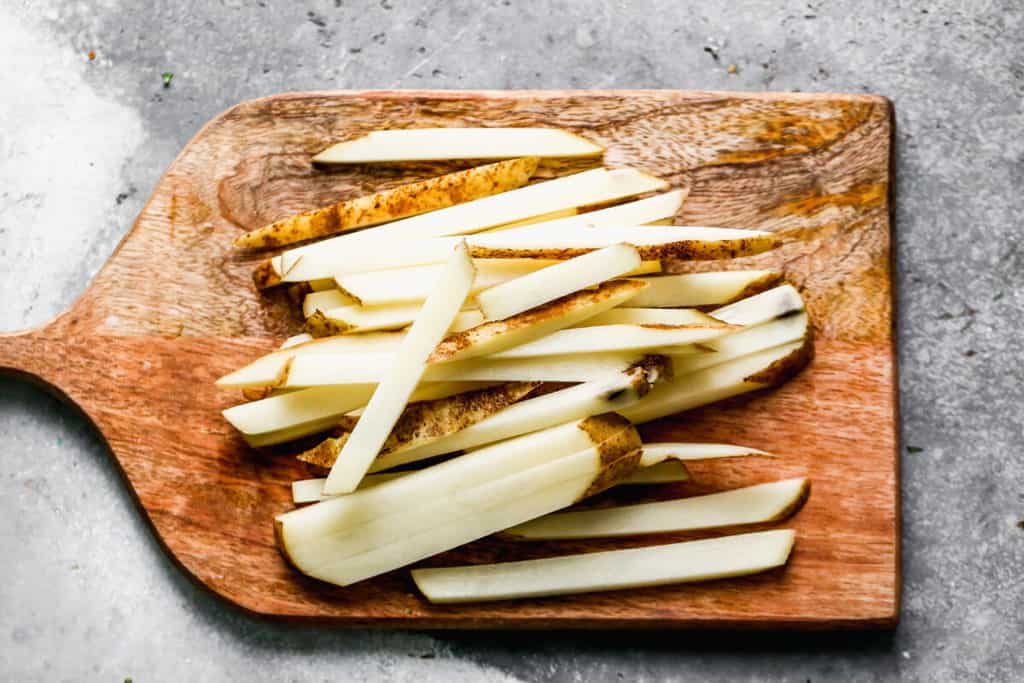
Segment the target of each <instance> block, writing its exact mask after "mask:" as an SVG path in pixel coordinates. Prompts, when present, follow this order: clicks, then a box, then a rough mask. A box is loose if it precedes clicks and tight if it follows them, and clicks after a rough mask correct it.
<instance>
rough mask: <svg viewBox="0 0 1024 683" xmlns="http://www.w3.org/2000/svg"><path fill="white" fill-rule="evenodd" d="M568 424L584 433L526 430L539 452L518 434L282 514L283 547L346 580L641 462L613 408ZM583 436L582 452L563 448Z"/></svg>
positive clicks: (589, 488)
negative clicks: (503, 441)
mask: <svg viewBox="0 0 1024 683" xmlns="http://www.w3.org/2000/svg"><path fill="white" fill-rule="evenodd" d="M570 425H571V429H572V430H574V431H575V432H582V433H583V436H582V438H581V437H579V436H577V437H575V438H572V437H569V438H568V439H567V436H568V435H567V434H565V431H564V430H562V429H559V428H555V429H554V430H547V431H546V432H542V433H540V434H530V435H527V436H526V437H523V439H524V440H525V441H526V442H527V443H526V444H525V446H526V447H527V448H531V449H532V451H533V453H529V454H527V453H524V450H525V449H524V445H523V444H521V443H516V442H517V441H519V440H518V439H516V440H513V441H512V442H506V443H504V444H497V445H495V446H493V447H491V448H486V449H481V450H480V451H477V452H474V453H469V454H466V455H464V456H461V457H459V458H455V459H453V460H450V461H448V462H446V463H443V464H441V465H438V466H435V467H429V468H426V469H424V470H421V471H419V472H416V473H414V474H410V475H408V476H405V477H401V478H399V479H396V480H392V481H389V482H385V483H383V484H380V485H379V486H375V487H373V488H370V489H366V490H364V491H358V492H355V493H353V494H351V495H348V496H340V497H338V498H335V499H331V500H327V501H324V502H321V503H316V504H314V505H312V506H309V507H306V508H301V509H298V510H293V511H291V512H287V513H285V514H283V515H279V516H278V517H277V518H276V520H275V522H276V524H275V531H276V532H277V538H278V544H279V547H280V549H281V552H282V553H283V554H284V555H285V556H286V557H287V558H288V559H289V561H291V563H292V564H293V565H295V566H296V567H297V568H298V569H299V570H300V571H302V572H304V573H306V574H308V575H310V576H312V577H314V578H318V579H321V580H323V581H328V582H330V583H334V584H337V585H340V586H347V585H350V584H352V583H355V582H357V581H361V580H363V579H367V578H370V577H372V576H377V575H379V574H383V573H385V572H388V571H391V570H393V569H397V568H399V567H403V566H405V565H407V564H411V563H413V562H416V561H418V560H421V559H423V558H425V557H430V556H431V555H436V554H437V553H440V552H444V551H445V550H449V549H451V548H454V547H457V546H459V545H462V544H464V543H468V542H470V541H473V540H476V539H478V538H482V537H483V536H487V535H489V534H492V533H494V532H496V531H500V530H502V529H505V528H508V527H509V526H513V525H515V524H519V523H522V522H524V521H526V520H529V519H533V518H535V517H539V516H541V515H543V514H546V513H548V512H552V511H554V510H558V509H561V508H563V507H565V506H567V505H571V504H572V503H574V502H576V501H579V500H582V499H584V498H586V497H588V496H591V495H594V494H595V493H598V492H600V491H603V490H604V489H606V488H608V487H609V486H613V485H615V484H616V483H617V482H618V481H620V480H622V479H623V478H625V477H627V476H629V474H631V473H632V471H633V470H634V469H635V467H636V463H637V461H638V460H639V459H640V436H639V434H637V432H636V430H635V429H634V428H633V427H632V425H630V424H629V423H628V422H626V421H625V420H623V419H622V418H620V417H618V416H616V415H614V414H607V415H601V416H598V417H593V418H588V419H587V420H583V421H582V422H580V423H570ZM584 439H586V440H587V441H588V442H589V443H588V445H587V446H586V447H585V448H584V449H583V450H578V451H569V453H568V454H563V453H564V452H565V451H566V450H567V446H569V445H576V444H577V443H578V442H579V441H582V440H584ZM567 441H568V444H567V443H566V442H567ZM509 456H512V457H509ZM339 462H341V460H340V459H339ZM335 469H337V467H336V468H335ZM328 483H330V480H328ZM324 491H325V493H329V491H328V489H327V488H326V487H325V489H324Z"/></svg>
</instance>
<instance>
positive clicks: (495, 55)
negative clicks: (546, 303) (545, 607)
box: [0, 0, 1024, 683]
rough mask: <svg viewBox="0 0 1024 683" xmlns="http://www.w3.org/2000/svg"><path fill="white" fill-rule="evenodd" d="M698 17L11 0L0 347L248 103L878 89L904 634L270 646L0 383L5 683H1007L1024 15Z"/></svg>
mask: <svg viewBox="0 0 1024 683" xmlns="http://www.w3.org/2000/svg"><path fill="white" fill-rule="evenodd" d="M717 5H718V4H717V3H707V2H674V1H669V0H666V1H652V2H611V1H608V2H564V1H563V2H553V3H525V2H518V1H510V0H503V1H501V0H498V1H494V0H488V1H487V2H451V3H446V2H443V1H439V0H430V1H428V2H426V3H405V2H401V0H380V2H358V1H356V0H330V1H327V2H310V1H308V0H306V1H303V2H296V3H288V2H281V3H272V2H270V1H269V0H267V1H262V0H260V1H256V0H245V1H243V0H220V1H219V2H206V1H205V0H203V1H201V0H182V1H178V2H168V1H166V0H160V1H158V2H147V3H142V2H135V3H132V2H128V1H127V0H105V1H103V2H62V1H61V0H48V1H46V0H43V1H39V2H23V1H19V0H4V1H3V2H2V3H0V39H2V44H3V50H2V52H0V55H2V56H0V264H2V265H0V329H5V330H15V329H19V328H23V327H27V326H30V325H34V324H38V323H41V322H43V321H45V320H46V319H48V318H49V317H51V316H52V315H54V314H56V313H58V312H59V311H61V310H62V309H64V308H65V307H67V306H68V305H69V304H70V303H71V302H72V301H73V300H74V299H75V298H76V296H77V295H78V294H79V293H80V292H81V291H82V290H83V289H84V288H85V286H86V284H87V283H88V281H89V279H90V278H91V276H92V275H93V274H94V273H95V272H96V270H97V268H98V267H99V266H100V265H101V264H102V263H103V261H104V260H105V259H106V257H107V256H108V255H109V253H110V252H111V250H112V249H113V247H114V245H115V244H116V243H117V241H118V239H119V237H120V236H121V235H122V234H123V233H124V231H125V230H126V229H127V228H128V226H129V225H130V222H131V219H132V218H133V217H134V215H135V214H136V213H137V212H138V211H139V209H140V207H141V206H142V204H143V202H144V201H145V198H146V196H147V195H148V194H149V192H150V190H151V188H152V187H153V185H154V183H155V182H156V180H157V178H158V176H159V174H160V173H161V172H162V171H163V169H164V168H165V167H166V166H167V164H168V163H169V162H170V160H171V159H172V158H173V157H174V155H175V154H176V153H177V151H178V149H179V148H180V147H181V146H182V145H183V144H184V143H185V142H186V141H187V140H188V138H189V137H191V136H192V134H193V133H194V132H195V131H196V130H197V129H198V127H199V126H200V125H202V123H203V122H204V121H205V120H207V119H208V118H210V117H211V116H213V115H214V114H216V113H217V112H219V111H220V110H222V109H224V108H226V107H228V106H230V105H232V104H234V103H236V102H238V101H239V100H243V99H246V98H251V97H256V96H260V95H265V94H269V93H275V92H279V91H286V90H303V89H324V88H376V87H387V88H390V87H436V88H485V87H486V88H524V87H528V88H562V87H578V88H588V87H601V88H607V87H646V88H706V89H746V90H764V89H772V90H819V91H826V90H829V91H857V92H873V93H881V94H885V95H888V96H889V97H891V98H892V99H893V100H894V102H895V105H896V111H897V121H898V129H899V132H898V153H897V164H898V174H899V175H898V210H897V217H896V223H897V242H898V250H897V251H898V270H899V308H900V363H901V383H900V386H901V400H902V405H903V425H902V430H903V437H904V443H905V444H906V445H907V447H908V448H907V451H906V452H904V455H903V480H904V484H903V494H904V542H905V546H904V547H905V554H904V565H905V599H904V616H903V622H902V624H901V626H900V627H899V629H898V630H896V631H895V632H894V633H881V634H839V635H820V636H809V635H801V634H774V635H773V634H747V635H729V634H711V635H707V634H687V633H678V634H654V635H652V634H647V635H630V634H604V635H588V634H549V633H542V634H528V635H523V634H519V635H508V634H494V633H491V634H448V633H446V634H424V633H366V632H346V631H338V630H332V629H322V628H295V627H291V626H283V625H277V624H266V623H260V622H257V621H254V620H252V619H250V618H248V617H245V616H241V615H239V614H238V613H236V612H234V611H232V610H230V609H228V608H226V607H225V606H224V605H222V604H221V603H220V602H217V601H216V600H214V599H212V598H210V597H208V596H207V595H205V594H203V593H201V592H199V591H197V590H196V589H195V588H194V587H193V586H192V585H191V584H190V583H189V582H188V581H187V580H185V579H184V578H183V577H182V576H181V575H180V573H179V572H178V571H177V570H176V569H175V568H174V567H173V566H172V565H171V563H170V562H169V561H168V560H167V559H166V558H165V557H164V555H163V554H162V552H161V550H160V549H159V548H158V546H157V545H156V543H155V542H154V541H153V540H152V538H151V537H150V534H149V532H148V530H147V529H146V528H145V527H144V526H143V524H142V523H141V522H140V519H139V516H138V515H137V514H136V511H135V510H134V508H133V506H132V503H131V500H130V498H129V496H128V495H127V493H126V492H125V489H124V486H123V485H122V482H121V481H120V479H119V477H118V475H117V474H116V472H115V470H114V469H113V467H112V465H111V463H110V460H109V458H108V455H107V453H106V452H105V449H104V447H103V446H102V445H101V444H100V442H99V440H98V438H97V436H96V434H95V433H94V431H93V430H92V428H91V427H90V426H89V425H88V424H85V423H83V421H82V420H81V419H80V418H79V417H77V416H76V415H75V414H74V413H73V412H72V411H71V410H69V409H68V408H66V407H64V406H62V405H59V404H58V403H56V402H55V401H54V400H52V399H51V398H49V397H48V396H46V395H44V394H43V393H41V392H39V391H37V390H36V389H33V388H29V387H27V386H23V385H19V384H16V383H12V382H11V381H9V380H3V381H0V453H2V455H0V558H2V559H0V679H3V680H12V681H13V680H17V681H37V680H38V681H42V680H46V681H57V680H74V681H81V680H99V681H121V680H123V679H124V678H126V677H131V678H132V679H133V680H134V681H136V682H139V683H141V682H149V681H165V680H167V681H171V680H197V681H215V680H247V681H284V680H287V681H320V680H416V681H419V682H426V681H459V680H467V681H469V680H484V681H505V680H510V681H511V680H544V681H588V682H589V681H605V680H610V681H617V680H626V681H661V680H726V681H775V680H786V681H800V682H803V681H888V680H908V681H968V680H970V681H1009V680H1014V679H1016V680H1020V679H1021V678H1022V677H1024V528H1020V527H1021V525H1019V524H1018V520H1021V519H1024V459H1022V458H1021V447H1022V445H1024V443H1022V433H1021V432H1022V428H1021V425H1022V412H1021V405H1022V403H1024V389H1022V385H1021V382H1020V380H1021V362H1022V360H1024V351H1022V348H1024V345H1022V343H1021V341H1020V338H1019V334H1020V330H1021V329H1022V327H1024V313H1022V308H1024V291H1022V284H1024V250H1022V248H1021V227H1022V226H1021V222H1022V219H1024V193H1022V186H1024V135H1022V131H1024V105H1022V102H1024V41H1022V40H1021V39H1022V37H1024V7H1022V6H1021V4H1020V2H1018V1H1016V0H1003V1H1001V2H980V1H976V2H950V1H939V0H936V1H933V2H916V1H915V2H902V1H900V2H883V1H878V0H872V1H870V2H860V3H825V2H780V1H775V2H742V1H741V2H734V3H729V4H728V5H727V6H725V7H722V6H717ZM853 5H856V8H854V7H853ZM90 50H95V52H96V57H95V59H94V60H91V61H90V60H89V59H88V57H87V54H88V53H89V51H90ZM730 64H735V65H736V67H737V73H735V74H731V73H729V69H728V66H729V65H730ZM164 71H170V72H173V73H174V77H173V81H172V83H171V85H170V87H169V88H164V87H163V85H162V82H161V73H162V72H164ZM0 343H2V342H0ZM911 447H912V448H911ZM910 451H912V452H910ZM855 494H856V492H855V491H851V495H855Z"/></svg>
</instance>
